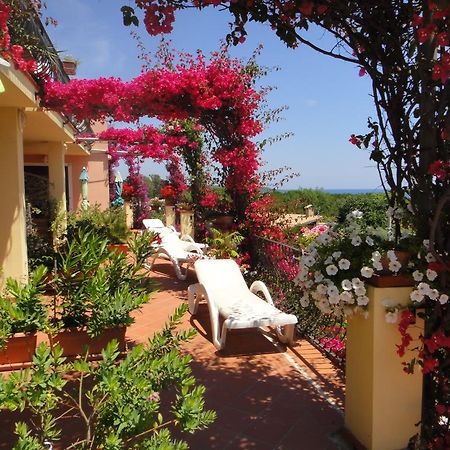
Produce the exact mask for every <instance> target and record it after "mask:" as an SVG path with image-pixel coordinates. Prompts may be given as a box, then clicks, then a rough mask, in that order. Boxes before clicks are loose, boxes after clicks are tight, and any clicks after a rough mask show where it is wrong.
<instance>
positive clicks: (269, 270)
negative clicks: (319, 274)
mask: <svg viewBox="0 0 450 450" xmlns="http://www.w3.org/2000/svg"><path fill="white" fill-rule="evenodd" d="M251 253H252V262H253V268H254V269H255V270H256V274H254V276H255V277H258V278H260V279H262V280H263V281H264V282H265V283H266V284H267V286H268V288H269V290H270V292H271V294H272V296H273V299H274V302H275V304H276V306H277V307H278V308H279V309H281V310H283V311H285V312H288V313H291V314H295V315H296V316H297V318H298V325H297V331H298V333H299V335H300V336H301V337H303V338H306V339H308V340H309V341H310V342H311V343H312V344H314V345H315V346H316V347H317V348H318V349H319V350H321V351H322V352H324V353H326V354H327V356H328V357H330V359H332V360H333V361H334V362H335V363H336V364H337V365H339V366H341V365H343V364H344V362H345V339H346V322H345V319H344V318H336V317H334V316H331V315H330V316H326V315H323V314H322V313H321V312H320V311H319V310H318V308H317V307H316V306H315V305H314V304H313V303H311V304H309V305H308V306H307V307H303V306H302V305H301V304H300V298H301V297H302V292H301V290H300V288H299V287H298V286H297V285H296V283H295V277H296V276H297V274H298V270H299V260H300V257H301V255H302V251H301V249H298V248H295V247H291V246H290V245H287V244H284V243H281V242H277V241H273V240H271V239H267V238H263V237H257V236H255V237H253V238H252V251H251Z"/></svg>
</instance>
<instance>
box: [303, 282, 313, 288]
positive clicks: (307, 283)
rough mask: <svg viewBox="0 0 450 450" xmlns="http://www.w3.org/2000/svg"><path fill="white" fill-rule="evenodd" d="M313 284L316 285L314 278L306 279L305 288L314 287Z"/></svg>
mask: <svg viewBox="0 0 450 450" xmlns="http://www.w3.org/2000/svg"><path fill="white" fill-rule="evenodd" d="M313 285H314V281H313V280H308V281H305V288H306V289H311V288H312V287H313Z"/></svg>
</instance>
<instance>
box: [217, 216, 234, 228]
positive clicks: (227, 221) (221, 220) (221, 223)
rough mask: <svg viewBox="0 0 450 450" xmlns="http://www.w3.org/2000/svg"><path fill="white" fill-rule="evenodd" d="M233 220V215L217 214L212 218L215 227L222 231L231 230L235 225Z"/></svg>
mask: <svg viewBox="0 0 450 450" xmlns="http://www.w3.org/2000/svg"><path fill="white" fill-rule="evenodd" d="M233 220H234V217H233V216H229V215H223V216H217V217H215V218H214V219H213V220H212V224H213V227H214V228H217V229H218V230H220V231H229V230H231V228H232V226H233Z"/></svg>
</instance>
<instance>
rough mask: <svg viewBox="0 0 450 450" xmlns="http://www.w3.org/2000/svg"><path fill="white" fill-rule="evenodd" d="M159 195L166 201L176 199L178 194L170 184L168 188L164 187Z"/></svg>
mask: <svg viewBox="0 0 450 450" xmlns="http://www.w3.org/2000/svg"><path fill="white" fill-rule="evenodd" d="M159 195H161V197H162V198H165V199H174V198H175V196H176V195H177V193H176V191H175V189H174V188H173V186H171V185H170V184H168V185H167V186H163V187H162V188H161V190H160V191H159Z"/></svg>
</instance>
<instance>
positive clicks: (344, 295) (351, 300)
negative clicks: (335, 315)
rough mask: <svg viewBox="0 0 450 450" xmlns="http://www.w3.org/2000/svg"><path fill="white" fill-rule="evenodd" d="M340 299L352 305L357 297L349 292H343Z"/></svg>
mask: <svg viewBox="0 0 450 450" xmlns="http://www.w3.org/2000/svg"><path fill="white" fill-rule="evenodd" d="M339 297H340V299H341V300H342V301H343V302H344V303H348V304H350V305H351V304H353V303H355V297H353V295H352V294H351V293H350V292H348V291H344V292H341V294H340V295H339Z"/></svg>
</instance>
